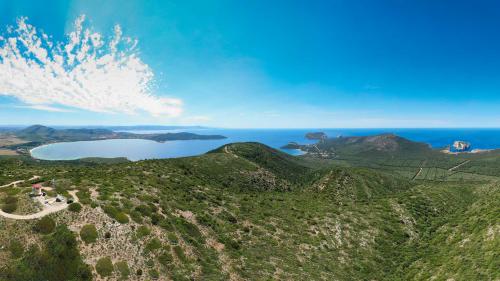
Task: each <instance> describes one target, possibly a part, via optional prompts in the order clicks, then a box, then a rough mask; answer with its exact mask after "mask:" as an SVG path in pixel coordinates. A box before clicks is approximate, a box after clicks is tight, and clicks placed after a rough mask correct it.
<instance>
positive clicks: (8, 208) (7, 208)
mask: <svg viewBox="0 0 500 281" xmlns="http://www.w3.org/2000/svg"><path fill="white" fill-rule="evenodd" d="M16 210H17V203H9V204H3V205H2V211H4V212H6V213H9V214H12V213H14V212H15V211H16Z"/></svg>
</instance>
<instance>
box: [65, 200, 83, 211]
mask: <svg viewBox="0 0 500 281" xmlns="http://www.w3.org/2000/svg"><path fill="white" fill-rule="evenodd" d="M68 210H70V211H71V212H75V213H78V212H80V211H81V210H82V205H80V203H77V202H73V203H71V204H69V206H68Z"/></svg>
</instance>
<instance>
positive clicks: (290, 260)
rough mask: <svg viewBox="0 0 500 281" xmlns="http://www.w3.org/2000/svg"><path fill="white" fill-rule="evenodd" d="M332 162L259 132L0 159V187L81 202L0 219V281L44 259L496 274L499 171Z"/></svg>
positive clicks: (173, 270)
mask: <svg viewBox="0 0 500 281" xmlns="http://www.w3.org/2000/svg"><path fill="white" fill-rule="evenodd" d="M364 141H366V140H364ZM364 141H361V142H364ZM377 145H378V144H377ZM377 145H376V146H377ZM403 148H404V147H403ZM384 149H386V148H385V146H384ZM398 149H399V148H398ZM393 151H397V149H396V150H393V146H392V145H389V148H388V150H387V154H388V155H390V154H391V153H393ZM400 154H401V155H409V154H405V153H400ZM387 157H388V158H390V156H387ZM489 157H493V155H490V156H489ZM342 161H344V160H342ZM328 163H329V164H328ZM339 163H341V162H340V160H332V161H331V162H329V161H326V160H324V159H317V158H314V157H310V156H307V157H293V156H290V155H287V154H284V153H282V152H279V151H276V150H274V149H272V148H269V147H267V146H265V145H262V144H258V143H236V144H228V145H225V146H222V147H220V148H219V149H216V150H214V151H212V152H210V153H207V154H205V155H202V156H198V157H187V158H180V159H165V160H148V161H139V162H117V163H101V162H98V161H97V162H96V161H66V162H57V161H56V162H49V161H36V160H33V159H29V158H23V157H18V158H12V157H11V158H0V185H4V184H8V183H10V182H13V181H16V180H20V179H30V178H32V176H33V175H38V176H41V178H40V179H38V180H37V181H40V182H41V183H42V185H44V186H45V185H50V183H49V180H50V179H53V178H55V179H57V183H58V184H57V187H56V188H57V192H58V193H61V194H65V193H66V192H68V191H71V190H75V191H77V196H78V198H79V200H80V203H81V204H82V208H81V210H80V211H78V212H72V211H69V210H65V211H61V212H59V213H56V214H53V215H50V216H49V217H48V218H50V219H51V220H52V221H53V222H54V224H55V225H56V226H57V227H56V228H53V229H52V228H50V229H48V230H47V231H45V230H44V231H45V232H43V233H42V232H40V230H39V229H40V224H41V221H40V220H35V221H15V220H8V219H5V218H2V217H0V226H1V227H0V245H1V246H2V247H0V248H1V249H3V250H0V280H34V279H37V278H40V277H42V278H44V279H45V280H58V279H57V278H56V277H55V276H54V275H53V274H52V273H51V269H52V268H56V269H58V268H66V269H67V271H66V272H68V274H72V276H71V277H72V278H73V280H90V279H99V280H101V279H104V278H107V279H108V280H120V279H127V278H128V279H130V280H149V279H159V280H429V279H432V278H436V280H447V279H448V278H453V279H454V280H484V279H486V280H495V279H498V278H499V274H500V272H499V271H498V268H500V264H499V261H498V259H497V257H498V250H497V249H498V243H500V236H499V235H498V234H499V233H498V225H499V221H498V216H496V213H498V204H497V202H498V195H499V190H500V189H499V188H498V183H497V182H496V181H494V180H492V181H489V180H485V181H481V182H477V181H475V180H472V181H468V180H466V179H465V180H462V181H447V182H438V181H419V180H411V179H408V178H406V177H404V176H401V175H400V174H399V173H398V172H394V170H393V171H392V172H391V171H388V170H382V169H370V168H361V167H352V165H344V166H340V165H338V164H339ZM489 163H492V162H491V161H490V162H489ZM493 163H494V162H493ZM332 164H333V165H332ZM347 164H349V163H347ZM483 164H484V163H483ZM485 165H486V164H485ZM23 186H25V187H23ZM29 190H30V188H29V184H26V185H23V184H19V186H18V187H9V188H0V202H1V203H2V204H7V203H4V202H11V201H13V199H12V198H15V199H17V200H18V206H17V207H18V210H16V211H14V212H25V211H26V209H25V208H26V202H27V201H23V200H25V199H23V198H24V197H23V196H25V195H26V193H25V192H26V191H28V192H29ZM23 202H24V203H23ZM44 223H47V222H44ZM94 228H95V233H94V232H93V231H94ZM44 229H45V228H44ZM66 229H68V230H69V232H68V231H67V230H66ZM13 237H15V239H14V238H13ZM16 241H18V242H19V243H17V242H16ZM66 243H67V244H66ZM54 245H70V246H71V247H54ZM35 248H36V249H35ZM64 249H69V250H70V252H66V251H63V250H64ZM51 256H54V257H64V259H57V258H50V259H47V257H51ZM107 258H109V259H107ZM33 265H41V266H33ZM89 274H90V277H89ZM124 275H126V277H124Z"/></svg>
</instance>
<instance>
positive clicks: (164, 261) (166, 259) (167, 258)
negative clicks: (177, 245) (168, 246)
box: [158, 252, 173, 266]
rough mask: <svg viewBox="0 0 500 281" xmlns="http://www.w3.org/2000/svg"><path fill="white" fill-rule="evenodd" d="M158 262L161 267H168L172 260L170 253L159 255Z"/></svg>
mask: <svg viewBox="0 0 500 281" xmlns="http://www.w3.org/2000/svg"><path fill="white" fill-rule="evenodd" d="M158 261H159V262H160V264H161V265H163V266H169V265H170V264H171V263H172V261H173V258H172V255H171V254H170V252H163V253H162V254H161V255H159V256H158Z"/></svg>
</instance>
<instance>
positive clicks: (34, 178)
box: [0, 176, 40, 188]
mask: <svg viewBox="0 0 500 281" xmlns="http://www.w3.org/2000/svg"><path fill="white" fill-rule="evenodd" d="M39 178H40V176H33V177H31V178H30V179H29V180H18V181H13V182H11V183H8V184H5V185H0V188H3V187H9V186H16V185H18V184H20V183H23V182H25V181H32V180H36V179H39Z"/></svg>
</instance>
